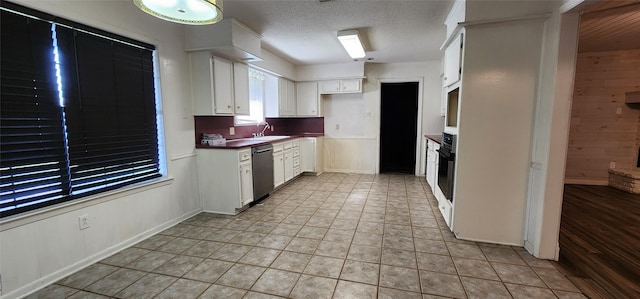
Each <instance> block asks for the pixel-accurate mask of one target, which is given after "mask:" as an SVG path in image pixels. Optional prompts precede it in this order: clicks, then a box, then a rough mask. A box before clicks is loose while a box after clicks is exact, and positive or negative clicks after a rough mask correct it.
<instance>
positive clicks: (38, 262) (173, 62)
mask: <svg viewBox="0 0 640 299" xmlns="http://www.w3.org/2000/svg"><path fill="white" fill-rule="evenodd" d="M16 2H17V3H18V4H21V5H25V6H28V7H31V8H34V9H38V10H42V11H45V12H49V13H52V14H55V15H58V16H61V17H64V18H68V19H71V20H74V21H77V22H80V23H83V24H87V25H91V26H94V27H97V28H100V29H103V30H107V31H110V32H114V33H118V34H121V35H124V36H127V37H130V38H134V39H138V40H141V41H144V42H147V43H151V44H154V45H156V46H157V53H158V58H159V59H158V67H159V70H160V72H159V73H158V75H159V77H160V78H159V80H160V85H159V86H157V87H158V88H160V93H161V97H162V106H163V107H162V109H163V121H164V136H165V142H166V144H165V151H166V162H167V169H168V178H167V179H166V180H164V181H161V182H159V183H154V184H150V185H147V186H144V187H140V188H132V189H130V190H128V191H125V192H117V193H114V194H111V195H108V196H102V197H100V198H96V199H92V200H89V201H86V202H82V203H77V204H73V205H67V206H65V207H61V208H57V209H49V210H47V211H46V212H43V213H39V214H37V215H32V216H27V217H23V218H22V219H5V220H2V222H0V242H1V243H0V270H1V273H2V298H17V297H21V296H23V295H26V294H28V293H30V292H32V291H35V290H37V289H39V288H41V287H44V286H45V285H47V284H49V283H52V282H54V281H56V280H58V279H60V278H62V277H64V276H66V275H68V274H71V273H73V272H75V271H77V270H80V269H81V268H83V267H85V266H87V265H89V264H91V263H93V262H95V261H98V260H100V259H102V258H104V257H106V256H108V255H110V254H112V253H114V252H116V251H118V250H120V249H122V248H124V247H127V246H129V245H131V244H133V243H135V242H137V241H139V240H141V239H143V238H145V237H147V236H150V235H151V234H154V233H156V232H158V231H160V230H162V229H164V228H165V227H167V226H169V225H172V224H174V223H176V222H179V221H181V220H182V219H185V218H187V217H189V216H191V215H193V214H195V213H198V212H199V211H200V210H201V209H202V207H201V203H200V200H199V198H198V194H197V189H198V186H197V175H196V172H195V170H196V162H195V153H194V145H193V136H194V129H193V117H192V112H191V111H192V109H191V97H190V96H189V92H190V88H189V82H188V81H187V78H189V76H188V69H187V67H188V60H187V57H186V55H185V53H184V51H183V39H184V32H183V26H181V25H176V24H171V23H169V22H166V21H162V20H159V19H156V18H154V17H152V16H149V15H146V14H145V13H143V12H141V11H140V10H139V9H138V8H137V7H136V6H135V5H134V4H133V2H132V1H26V0H24V1H16ZM80 215H88V216H89V224H90V228H88V229H85V230H82V231H80V230H79V229H78V216H80Z"/></svg>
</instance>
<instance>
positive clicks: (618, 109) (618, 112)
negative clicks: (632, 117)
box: [616, 107, 622, 115]
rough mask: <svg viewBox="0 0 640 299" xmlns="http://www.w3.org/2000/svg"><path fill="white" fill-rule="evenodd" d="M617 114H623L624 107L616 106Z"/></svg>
mask: <svg viewBox="0 0 640 299" xmlns="http://www.w3.org/2000/svg"><path fill="white" fill-rule="evenodd" d="M616 114H617V115H622V107H618V108H616Z"/></svg>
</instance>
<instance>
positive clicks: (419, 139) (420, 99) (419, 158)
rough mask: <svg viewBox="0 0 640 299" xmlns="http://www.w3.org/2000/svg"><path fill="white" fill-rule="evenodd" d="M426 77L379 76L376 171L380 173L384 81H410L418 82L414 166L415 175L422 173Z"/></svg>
mask: <svg viewBox="0 0 640 299" xmlns="http://www.w3.org/2000/svg"><path fill="white" fill-rule="evenodd" d="M423 81H424V77H407V78H379V79H378V97H377V98H378V103H377V109H378V117H377V118H376V127H377V128H378V134H377V135H376V173H380V125H381V122H382V83H409V82H418V111H417V115H416V117H417V122H416V123H417V124H416V126H417V128H416V132H417V134H416V135H417V136H416V157H415V158H416V165H415V166H414V171H413V173H414V175H415V176H419V175H420V165H421V163H424V161H423V159H422V158H423V155H421V154H420V153H421V151H422V150H423V149H422V134H423V133H422V116H423V113H422V107H423V105H422V103H423V94H422V90H423V89H424V84H423V83H424V82H423Z"/></svg>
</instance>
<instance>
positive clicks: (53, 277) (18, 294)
mask: <svg viewBox="0 0 640 299" xmlns="http://www.w3.org/2000/svg"><path fill="white" fill-rule="evenodd" d="M200 212H202V211H201V210H196V211H192V212H189V213H187V214H184V215H182V216H180V217H178V218H175V219H172V220H169V221H167V222H165V223H163V224H160V225H158V226H156V227H154V228H152V229H149V230H147V231H145V232H142V233H140V234H138V235H136V236H134V237H132V238H129V239H127V240H124V241H122V242H120V243H118V244H116V245H113V246H111V247H109V248H106V249H104V250H102V251H100V252H98V253H96V254H94V255H92V256H89V257H86V258H84V259H82V260H80V261H78V262H76V263H74V264H72V265H70V266H67V267H65V268H63V269H60V270H58V271H56V272H53V273H51V274H48V275H46V276H44V277H42V278H40V279H38V280H36V281H33V282H31V283H29V284H27V285H25V286H23V287H21V288H18V289H16V290H14V291H12V292H11V293H8V294H2V295H1V296H0V298H1V299H14V298H22V297H24V296H27V295H29V294H31V293H35V292H37V291H39V290H41V289H43V288H45V287H47V286H48V285H50V284H52V283H54V282H56V281H58V280H60V279H62V278H64V277H67V276H69V275H71V274H73V273H76V272H78V271H80V270H82V269H84V268H85V267H87V266H89V265H92V264H94V263H96V262H98V261H101V260H103V259H105V258H107V257H109V256H111V255H113V254H114V253H116V252H118V251H120V250H123V249H125V248H128V247H130V246H131V245H133V244H136V243H138V242H140V241H142V240H144V239H146V238H149V237H151V236H153V235H155V234H157V233H159V232H161V231H163V230H165V229H167V228H169V227H171V226H174V225H176V224H178V223H180V222H182V221H184V220H186V219H189V218H191V217H193V216H195V215H197V214H199V213H200Z"/></svg>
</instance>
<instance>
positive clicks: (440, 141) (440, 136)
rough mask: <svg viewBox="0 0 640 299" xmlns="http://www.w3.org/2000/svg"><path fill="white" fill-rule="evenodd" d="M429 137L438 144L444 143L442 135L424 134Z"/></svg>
mask: <svg viewBox="0 0 640 299" xmlns="http://www.w3.org/2000/svg"><path fill="white" fill-rule="evenodd" d="M424 137H426V138H427V139H431V140H433V141H435V142H437V143H438V144H442V135H424Z"/></svg>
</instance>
